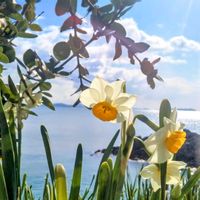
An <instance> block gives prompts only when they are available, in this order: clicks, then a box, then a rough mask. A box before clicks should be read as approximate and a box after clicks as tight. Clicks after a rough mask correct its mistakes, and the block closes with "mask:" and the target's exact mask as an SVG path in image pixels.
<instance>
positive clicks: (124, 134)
mask: <svg viewBox="0 0 200 200" xmlns="http://www.w3.org/2000/svg"><path fill="white" fill-rule="evenodd" d="M125 143H126V121H124V122H122V124H121V145H122V148H121V149H122V150H123V148H124V146H125Z"/></svg>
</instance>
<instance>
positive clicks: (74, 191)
mask: <svg viewBox="0 0 200 200" xmlns="http://www.w3.org/2000/svg"><path fill="white" fill-rule="evenodd" d="M82 160H83V150H82V145H81V144H79V145H78V148H77V152H76V161H75V165H74V172H73V178H72V185H71V190H70V195H69V200H76V199H78V198H79V192H80V184H81V174H82Z"/></svg>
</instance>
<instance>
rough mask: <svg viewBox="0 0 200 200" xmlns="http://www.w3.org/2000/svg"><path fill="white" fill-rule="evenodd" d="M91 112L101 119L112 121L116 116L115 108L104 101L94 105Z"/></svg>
mask: <svg viewBox="0 0 200 200" xmlns="http://www.w3.org/2000/svg"><path fill="white" fill-rule="evenodd" d="M92 113H93V114H94V116H95V117H97V118H99V119H101V120H102V121H112V120H114V119H116V118H117V109H116V108H115V107H113V106H112V105H111V104H110V103H108V102H106V101H103V102H100V103H97V104H96V105H94V107H93V108H92Z"/></svg>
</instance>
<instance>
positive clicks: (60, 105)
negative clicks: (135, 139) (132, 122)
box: [54, 103, 198, 111]
mask: <svg viewBox="0 0 200 200" xmlns="http://www.w3.org/2000/svg"><path fill="white" fill-rule="evenodd" d="M54 106H55V107H73V105H70V104H64V103H55V104H54ZM78 107H83V106H82V105H78ZM134 109H136V110H158V109H151V108H134ZM177 110H180V111H198V110H196V109H194V108H177Z"/></svg>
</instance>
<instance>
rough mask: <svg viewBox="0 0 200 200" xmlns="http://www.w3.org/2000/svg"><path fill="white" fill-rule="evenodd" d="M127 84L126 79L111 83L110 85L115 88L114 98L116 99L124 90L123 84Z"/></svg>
mask: <svg viewBox="0 0 200 200" xmlns="http://www.w3.org/2000/svg"><path fill="white" fill-rule="evenodd" d="M124 84H125V82H124V81H114V82H112V83H111V84H110V86H111V87H112V88H113V91H114V92H113V96H112V100H114V99H116V97H118V96H119V94H120V93H122V92H123V85H124Z"/></svg>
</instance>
